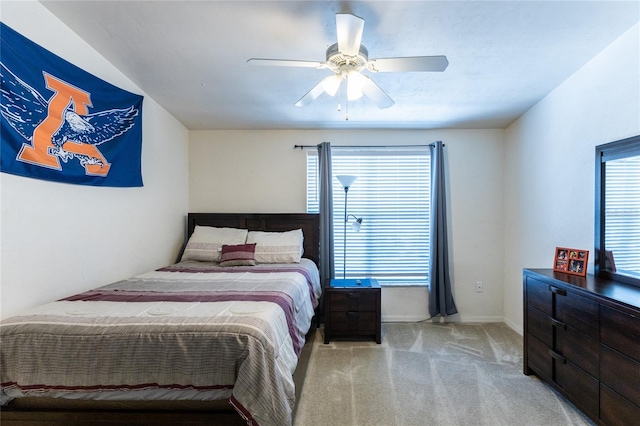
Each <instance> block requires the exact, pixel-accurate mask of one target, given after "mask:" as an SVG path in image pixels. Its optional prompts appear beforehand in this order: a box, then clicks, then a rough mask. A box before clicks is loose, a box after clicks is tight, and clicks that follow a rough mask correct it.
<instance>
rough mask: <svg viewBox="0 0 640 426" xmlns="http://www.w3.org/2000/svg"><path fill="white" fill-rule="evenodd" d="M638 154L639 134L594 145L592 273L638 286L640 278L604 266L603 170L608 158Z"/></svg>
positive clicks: (614, 158) (639, 146)
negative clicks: (594, 196)
mask: <svg viewBox="0 0 640 426" xmlns="http://www.w3.org/2000/svg"><path fill="white" fill-rule="evenodd" d="M636 155H640V135H638V136H633V137H630V138H626V139H621V140H618V141H615V142H609V143H606V144H603V145H598V146H596V179H595V180H596V191H595V194H596V200H595V201H596V202H595V250H594V254H595V256H594V262H595V264H594V275H596V276H597V277H602V278H606V279H612V280H616V281H620V282H624V283H627V284H631V285H634V286H636V287H640V279H639V278H636V277H632V276H629V275H624V274H620V273H617V272H611V271H607V270H605V268H604V263H605V256H604V251H605V247H604V241H605V235H604V226H605V221H604V207H605V206H604V204H605V170H606V163H607V161H610V160H618V159H621V158H627V157H634V156H636Z"/></svg>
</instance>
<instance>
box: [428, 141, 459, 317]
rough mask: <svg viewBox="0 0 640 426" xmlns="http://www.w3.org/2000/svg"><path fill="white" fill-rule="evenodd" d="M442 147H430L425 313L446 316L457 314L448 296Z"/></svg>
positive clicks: (447, 245)
mask: <svg viewBox="0 0 640 426" xmlns="http://www.w3.org/2000/svg"><path fill="white" fill-rule="evenodd" d="M443 147H444V145H443V143H442V142H440V141H438V142H435V143H434V144H433V145H431V256H430V260H429V277H430V279H431V283H430V286H429V314H430V315H431V317H435V316H436V315H441V316H443V317H444V316H447V315H453V314H455V313H457V312H458V310H457V309H456V304H455V302H454V301H453V294H451V278H450V274H449V244H448V242H447V201H446V192H445V172H444V149H443Z"/></svg>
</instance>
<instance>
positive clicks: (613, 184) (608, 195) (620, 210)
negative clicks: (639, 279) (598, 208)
mask: <svg viewBox="0 0 640 426" xmlns="http://www.w3.org/2000/svg"><path fill="white" fill-rule="evenodd" d="M605 186H606V189H605V249H606V250H611V251H612V252H613V259H614V262H615V266H616V269H617V270H618V271H622V272H625V273H627V274H629V275H634V276H640V156H635V157H629V158H623V159H618V160H610V161H607V163H606V181H605Z"/></svg>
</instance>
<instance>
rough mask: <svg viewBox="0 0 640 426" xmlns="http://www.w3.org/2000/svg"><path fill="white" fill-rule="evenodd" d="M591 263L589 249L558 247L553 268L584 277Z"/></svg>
mask: <svg viewBox="0 0 640 426" xmlns="http://www.w3.org/2000/svg"><path fill="white" fill-rule="evenodd" d="M588 264H589V250H582V249H575V248H568V247H556V255H555V257H554V259H553V270H554V271H556V272H563V273H565V274H572V275H578V276H581V277H584V276H586V275H587V266H588Z"/></svg>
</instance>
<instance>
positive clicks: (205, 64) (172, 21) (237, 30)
mask: <svg viewBox="0 0 640 426" xmlns="http://www.w3.org/2000/svg"><path fill="white" fill-rule="evenodd" d="M41 3H42V4H43V5H44V6H45V7H46V8H48V9H49V10H50V11H51V12H52V13H53V14H55V15H56V16H57V17H58V18H59V19H60V20H62V21H63V22H64V23H65V24H66V25H67V26H69V27H70V28H71V29H72V30H73V31H75V32H76V33H77V34H78V35H80V37H82V38H83V39H84V40H86V42H87V43H89V44H90V45H91V46H93V47H94V48H95V49H96V50H97V51H98V52H100V53H101V54H102V55H103V56H104V57H105V58H107V59H108V60H109V61H110V62H111V63H113V64H114V65H115V66H116V67H117V68H118V69H120V70H121V71H122V72H123V73H125V74H126V75H127V76H128V77H129V78H130V79H131V80H132V81H133V82H134V83H136V84H137V85H138V86H139V87H140V88H141V89H142V90H144V91H145V92H146V93H147V94H148V95H149V96H150V97H152V98H153V99H154V100H155V101H156V102H158V103H160V104H161V105H162V106H163V107H164V108H166V109H167V110H168V111H169V112H170V113H171V114H172V115H174V116H175V117H176V118H177V119H178V120H180V121H181V122H182V123H183V124H184V125H185V126H186V127H187V128H189V129H192V130H197V129H275V128H278V129H283V128H285V129H325V128H326V129H329V128H331V129H347V128H355V129H362V128H371V129H380V128H394V129H429V128H504V127H506V126H508V125H509V124H510V123H512V122H513V121H514V120H515V119H516V118H517V117H519V116H520V115H522V114H523V113H524V112H525V111H527V110H528V109H529V108H531V107H532V106H533V105H535V104H536V103H537V102H538V101H540V100H541V99H542V98H543V97H544V96H546V95H547V94H548V93H549V92H551V91H552V90H553V89H554V88H556V87H557V86H558V85H559V84H560V83H562V82H563V81H564V80H565V79H567V78H568V77H569V76H570V75H571V74H573V73H574V72H575V71H577V70H578V69H579V68H581V67H582V66H583V65H584V64H585V63H587V62H588V61H589V60H590V59H592V58H593V57H594V56H596V55H597V54H598V53H599V52H601V51H602V50H603V49H604V48H606V47H607V46H608V45H609V44H611V43H612V42H613V41H614V40H615V39H616V38H618V37H619V36H620V35H622V34H623V33H624V32H625V31H627V30H628V29H629V28H631V27H632V26H633V25H634V24H635V23H637V22H638V21H639V20H640V2H639V1H637V0H635V1H604V0H601V1H361V2H358V1H353V2H349V1H84V2H78V1H41ZM336 13H353V14H354V15H357V16H359V17H361V18H363V19H364V20H365V26H364V35H363V37H362V44H363V45H365V46H366V47H367V48H368V49H369V57H370V58H387V57H395V56H430V55H446V56H447V58H448V59H449V63H450V64H449V67H448V68H447V69H446V71H445V72H442V73H380V74H375V75H373V74H368V75H369V76H370V77H371V78H372V79H373V80H374V81H375V82H376V83H377V84H378V85H379V86H380V87H381V88H382V89H383V90H385V91H386V92H387V93H388V94H389V95H390V96H391V97H392V98H393V99H394V100H395V105H393V106H392V107H391V108H388V109H382V110H381V109H378V108H377V107H376V106H375V105H374V104H373V103H372V102H371V101H370V100H368V99H367V98H365V97H363V98H361V99H359V100H357V101H354V102H350V103H349V120H348V121H346V120H345V108H344V105H343V110H342V111H341V112H338V111H337V100H336V99H335V98H331V97H329V96H328V95H327V94H322V95H321V96H320V97H319V98H318V99H316V100H315V101H314V102H313V103H312V104H311V105H309V106H306V107H302V108H300V107H296V106H294V104H295V102H296V101H297V100H298V99H299V98H300V97H302V96H303V95H304V94H305V93H306V92H307V91H308V90H310V89H311V88H312V87H313V86H314V85H315V84H316V83H318V82H319V81H320V80H321V79H322V78H323V77H325V76H326V75H329V73H330V71H328V70H326V69H325V70H318V69H312V68H281V67H259V66H250V65H248V64H247V62H246V61H247V59H249V58H253V57H256V58H275V59H299V60H309V61H324V60H325V50H326V48H327V47H328V46H329V45H331V44H333V43H335V42H336V30H335V14H336ZM639 78H640V77H639Z"/></svg>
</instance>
